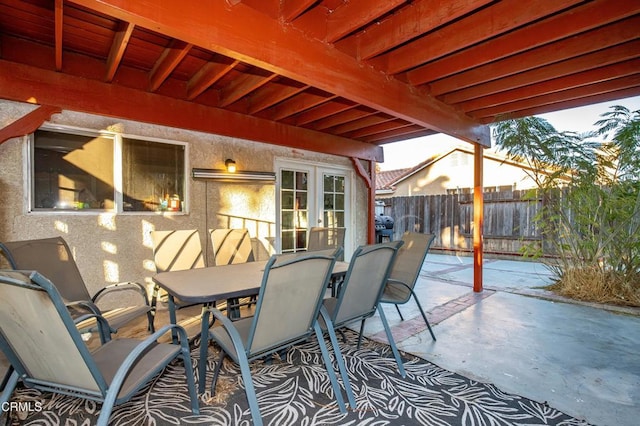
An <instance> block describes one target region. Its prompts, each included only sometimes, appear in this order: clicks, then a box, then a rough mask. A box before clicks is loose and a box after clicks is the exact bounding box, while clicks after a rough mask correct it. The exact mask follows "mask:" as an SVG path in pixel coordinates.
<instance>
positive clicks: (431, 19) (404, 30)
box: [336, 0, 491, 60]
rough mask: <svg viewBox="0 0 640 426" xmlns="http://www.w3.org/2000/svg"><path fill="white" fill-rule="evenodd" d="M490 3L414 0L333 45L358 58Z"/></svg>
mask: <svg viewBox="0 0 640 426" xmlns="http://www.w3.org/2000/svg"><path fill="white" fill-rule="evenodd" d="M490 2H491V0H457V1H454V2H448V4H447V7H442V4H443V3H442V0H416V1H413V2H411V4H410V5H409V6H408V7H406V8H405V9H404V10H402V11H401V12H398V13H396V14H394V15H392V16H390V17H388V18H387V19H385V20H384V21H382V22H380V23H379V24H377V25H373V26H369V27H367V29H366V31H364V32H361V33H359V34H357V35H356V36H354V37H349V38H346V39H344V40H341V41H339V42H338V43H336V47H337V48H338V49H340V50H342V51H343V52H345V53H347V54H349V55H350V56H353V57H355V58H358V59H360V60H365V59H369V58H373V57H374V56H377V55H379V54H381V53H384V52H386V51H388V50H391V49H392V48H394V47H396V46H399V45H401V44H403V43H405V42H407V41H409V40H411V39H413V38H416V37H418V36H421V35H422V34H425V33H427V32H429V31H431V30H433V29H434V28H437V27H439V26H441V25H443V24H445V23H446V22H449V21H453V20H455V19H457V18H460V17H461V16H464V15H466V14H467V13H469V12H471V11H473V10H475V9H477V8H479V7H482V6H484V5H486V4H487V3H490Z"/></svg>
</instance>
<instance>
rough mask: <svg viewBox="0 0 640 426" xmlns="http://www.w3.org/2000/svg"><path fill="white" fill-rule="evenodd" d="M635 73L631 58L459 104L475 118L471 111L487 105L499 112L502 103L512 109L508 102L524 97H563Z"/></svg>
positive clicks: (639, 64)
mask: <svg viewBox="0 0 640 426" xmlns="http://www.w3.org/2000/svg"><path fill="white" fill-rule="evenodd" d="M638 72H640V59H632V60H630V61H625V62H621V63H618V64H613V65H609V66H604V67H600V68H596V69H593V70H589V71H585V72H580V73H577V74H572V75H568V76H565V77H560V78H554V79H552V80H547V81H543V82H541V83H538V84H532V85H529V86H525V87H519V88H517V89H513V90H507V91H505V92H500V93H496V94H495V95H489V96H483V97H481V98H476V99H473V100H471V101H468V102H463V103H461V104H458V107H460V108H461V109H462V110H464V111H466V112H467V114H470V115H474V116H476V117H479V116H481V115H480V113H476V114H472V112H474V111H475V112H479V111H480V110H488V109H489V108H496V110H495V112H494V113H493V114H491V115H499V114H501V113H502V112H501V111H500V106H501V105H504V108H507V109H508V110H511V108H510V106H509V104H511V103H513V102H523V104H526V100H527V99H531V98H536V97H538V96H545V95H554V94H555V95H557V97H558V98H566V96H564V95H566V94H567V92H566V91H567V90H569V89H574V88H579V87H582V86H588V85H591V84H595V83H598V82H605V81H609V80H614V79H617V78H621V77H626V76H630V75H633V74H637V73H638ZM563 93H564V95H563Z"/></svg>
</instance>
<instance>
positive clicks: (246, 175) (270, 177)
mask: <svg viewBox="0 0 640 426" xmlns="http://www.w3.org/2000/svg"><path fill="white" fill-rule="evenodd" d="M191 176H192V177H193V178H194V179H211V180H216V181H219V182H256V183H258V182H264V183H273V182H275V181H276V174H275V173H273V172H252V171H245V170H242V171H236V172H235V173H229V172H228V171H227V170H224V169H197V168H193V169H191Z"/></svg>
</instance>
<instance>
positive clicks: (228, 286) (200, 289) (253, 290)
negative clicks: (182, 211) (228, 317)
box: [153, 261, 349, 393]
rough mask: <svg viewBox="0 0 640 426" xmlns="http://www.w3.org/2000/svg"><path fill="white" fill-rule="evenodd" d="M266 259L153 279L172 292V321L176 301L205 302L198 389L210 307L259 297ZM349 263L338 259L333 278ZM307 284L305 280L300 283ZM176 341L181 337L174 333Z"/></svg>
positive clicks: (200, 388) (201, 388) (201, 385)
mask: <svg viewBox="0 0 640 426" xmlns="http://www.w3.org/2000/svg"><path fill="white" fill-rule="evenodd" d="M266 264H267V262H266V261H259V262H247V263H238V264H232V265H220V266H210V267H206V268H194V269H186V270H182V271H170V272H161V273H159V274H156V275H155V276H154V277H153V281H154V282H155V283H156V284H157V285H158V286H160V287H161V288H162V289H164V290H165V291H166V292H167V294H168V295H169V321H170V322H171V323H172V324H177V319H176V304H175V300H176V299H178V300H180V301H181V302H182V303H186V304H193V305H198V304H201V305H203V308H202V318H201V321H202V322H201V333H200V336H201V342H200V360H201V362H200V363H199V370H198V372H199V377H200V380H199V383H198V392H199V393H202V392H204V385H205V380H204V377H205V373H206V370H205V368H206V362H203V360H205V359H206V357H207V348H208V336H209V333H208V328H209V316H210V312H209V309H208V307H209V306H210V305H212V304H215V303H216V302H218V301H222V300H229V299H237V298H242V297H249V296H255V295H257V294H258V293H259V291H260V285H261V283H262V276H263V274H264V268H265V266H266ZM348 267H349V264H348V263H347V262H341V261H338V262H336V264H335V267H334V269H333V273H332V280H334V281H335V280H338V279H340V278H341V277H343V276H344V275H345V274H346V272H347V269H348ZM300 285H304V283H300ZM173 338H174V340H175V339H177V336H175V335H174V336H173Z"/></svg>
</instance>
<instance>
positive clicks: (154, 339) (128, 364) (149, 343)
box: [103, 324, 200, 414]
mask: <svg viewBox="0 0 640 426" xmlns="http://www.w3.org/2000/svg"><path fill="white" fill-rule="evenodd" d="M173 330H176V331H177V332H178V335H179V345H180V347H181V353H182V354H183V355H184V354H186V355H185V356H187V357H188V354H189V353H190V352H189V339H188V337H187V332H186V331H185V329H184V328H183V327H182V326H180V325H177V324H168V325H165V326H164V327H162V328H161V329H159V330H158V331H156V332H155V333H153V334H152V335H150V336H149V337H147V338H146V339H144V340H143V341H141V342H140V343H139V344H138V345H137V346H136V347H135V348H134V349H133V350H132V351H131V352H130V353H129V355H127V357H126V358H125V359H124V361H123V362H122V363H121V364H120V367H119V368H118V371H117V372H116V374H115V375H114V377H113V380H112V381H111V386H110V389H109V394H108V396H107V398H106V399H105V401H104V402H103V404H113V403H114V402H115V400H116V397H117V395H118V393H120V388H121V387H122V385H123V383H124V381H125V380H126V378H127V376H128V375H129V373H130V371H131V368H132V367H133V366H134V365H135V364H136V363H137V362H138V360H139V359H140V358H142V357H143V356H145V355H146V354H147V351H148V350H149V348H151V347H153V346H155V345H157V344H158V339H159V338H160V337H162V336H163V335H164V334H166V333H168V332H171V331H173ZM167 344H172V343H167ZM187 362H191V358H189V359H184V363H185V364H186V363H187ZM112 390H115V391H112ZM199 412H200V410H199V407H198V406H197V402H196V406H195V410H194V413H196V414H199Z"/></svg>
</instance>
